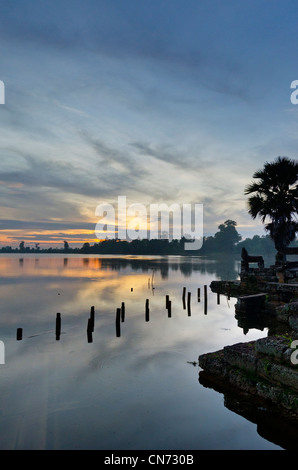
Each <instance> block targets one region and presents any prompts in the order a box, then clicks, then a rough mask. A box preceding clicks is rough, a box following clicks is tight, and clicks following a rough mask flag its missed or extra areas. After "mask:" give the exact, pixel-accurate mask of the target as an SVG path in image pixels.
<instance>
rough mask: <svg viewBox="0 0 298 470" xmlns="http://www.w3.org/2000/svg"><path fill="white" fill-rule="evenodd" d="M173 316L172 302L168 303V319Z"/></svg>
mask: <svg viewBox="0 0 298 470" xmlns="http://www.w3.org/2000/svg"><path fill="white" fill-rule="evenodd" d="M171 316H172V301H171V300H169V301H168V317H169V318H170V317H171Z"/></svg>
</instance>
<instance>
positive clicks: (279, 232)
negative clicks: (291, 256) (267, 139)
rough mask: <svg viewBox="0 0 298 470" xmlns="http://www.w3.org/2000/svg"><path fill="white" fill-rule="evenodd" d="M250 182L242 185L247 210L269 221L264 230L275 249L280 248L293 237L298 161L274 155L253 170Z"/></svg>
mask: <svg viewBox="0 0 298 470" xmlns="http://www.w3.org/2000/svg"><path fill="white" fill-rule="evenodd" d="M253 178H255V179H257V181H254V182H252V183H251V184H249V185H248V186H247V187H246V188H245V194H246V195H248V194H250V195H251V196H250V197H249V198H248V207H249V209H248V212H249V214H250V215H251V216H252V218H253V219H255V218H256V217H257V216H259V217H261V220H262V222H263V223H264V222H265V221H266V219H267V218H268V219H270V220H271V222H269V223H267V224H266V225H265V230H267V231H268V232H269V234H270V237H271V238H272V240H273V241H274V244H275V248H276V250H277V251H279V252H281V253H283V252H284V249H285V248H286V247H287V246H288V245H289V244H290V243H291V242H292V241H293V240H295V238H296V232H298V223H297V222H296V220H297V219H296V216H297V208H298V161H297V160H291V159H289V158H287V157H278V158H277V159H276V160H275V161H274V162H272V163H268V162H266V163H265V165H264V168H263V169H262V170H258V171H256V172H255V173H254V175H253Z"/></svg>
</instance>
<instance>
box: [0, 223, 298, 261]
mask: <svg viewBox="0 0 298 470" xmlns="http://www.w3.org/2000/svg"><path fill="white" fill-rule="evenodd" d="M236 227H237V223H236V222H235V221H234V220H230V219H229V220H226V221H225V222H224V223H223V224H220V225H219V226H218V231H217V232H216V233H215V234H214V235H213V236H208V237H204V239H203V244H202V247H201V248H200V249H199V250H193V251H192V250H185V248H184V244H185V242H188V243H189V242H190V240H189V239H187V238H184V237H183V238H181V240H168V239H154V240H147V239H143V240H132V241H130V242H129V241H126V240H118V239H113V240H110V239H106V240H103V241H100V242H98V243H94V244H93V245H92V244H90V243H89V242H86V243H84V244H83V245H82V246H81V247H76V248H72V247H70V245H69V243H68V242H67V241H66V240H64V242H63V247H62V248H52V247H50V248H41V247H40V244H39V243H36V244H35V247H30V246H25V242H24V241H22V242H21V243H20V244H19V248H12V247H11V246H6V247H2V248H1V249H0V252H2V253H78V254H80V253H81V254H119V255H125V254H133V255H146V254H147V255H212V254H221V253H223V254H236V255H240V254H241V250H242V247H245V248H246V250H247V251H248V253H251V254H256V255H257V254H265V255H271V254H275V253H276V249H275V246H274V242H273V241H272V238H271V237H270V236H269V235H264V236H259V235H255V236H254V237H253V238H246V239H245V240H242V241H241V235H240V234H239V233H238V231H237V229H236ZM292 245H293V246H298V242H297V241H295V242H293V243H292Z"/></svg>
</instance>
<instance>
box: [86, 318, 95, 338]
mask: <svg viewBox="0 0 298 470" xmlns="http://www.w3.org/2000/svg"><path fill="white" fill-rule="evenodd" d="M93 326H94V324H93V322H92V318H88V324H87V341H88V343H92V341H93V338H92V331H93Z"/></svg>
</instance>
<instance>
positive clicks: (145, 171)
mask: <svg viewBox="0 0 298 470" xmlns="http://www.w3.org/2000/svg"><path fill="white" fill-rule="evenodd" d="M297 14H298V3H297V1H294V0H292V1H291V0H282V1H281V0H279V1H276V0H270V1H268V0H258V1H257V0H249V1H248V0H186V1H185V0H183V1H182V0H59V1H58V0H39V1H38V2H37V1H36V0H10V1H9V2H1V3H0V80H1V81H2V82H3V84H4V86H5V100H3V101H4V102H3V103H2V104H0V156H1V164H0V231H1V233H0V245H1V246H6V245H9V246H14V247H17V246H18V245H19V243H20V242H21V241H23V240H24V241H25V243H26V245H30V246H34V245H35V243H40V246H53V247H56V246H61V244H63V240H67V241H68V242H69V244H70V245H71V246H81V245H82V244H83V243H84V242H91V243H94V242H96V241H98V239H97V237H96V234H95V227H96V223H97V222H98V216H96V208H97V206H98V205H101V204H110V205H112V206H113V207H117V201H118V197H119V196H125V197H126V200H127V205H128V206H129V205H130V204H143V205H144V206H145V207H148V208H149V206H150V204H154V203H155V204H156V203H158V204H160V203H164V204H168V205H169V206H170V205H171V204H173V203H176V204H179V205H180V206H181V207H182V205H183V204H191V205H192V207H193V206H194V205H195V204H201V205H203V214H204V216H203V233H204V235H205V236H209V235H213V234H214V233H215V232H216V231H217V230H218V226H219V225H220V224H222V223H223V222H224V221H226V220H227V219H232V220H234V221H236V222H237V230H238V232H239V233H240V235H241V236H242V237H243V239H244V238H246V237H252V236H253V235H255V234H258V235H265V231H264V227H263V225H262V223H261V222H260V221H259V220H252V219H251V217H250V216H249V214H248V211H247V196H245V195H244V190H245V186H246V185H247V184H249V183H250V182H251V180H252V176H253V174H254V172H255V171H256V170H258V169H260V168H262V167H263V165H264V163H265V162H267V161H273V160H275V159H276V158H277V157H278V156H288V157H289V158H292V159H297V140H298V132H297V130H298V128H297V126H298V105H297V107H296V105H295V104H293V103H292V102H291V99H290V97H291V93H292V92H293V90H292V89H291V83H292V81H294V80H298V62H297V44H298V30H297Z"/></svg>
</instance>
